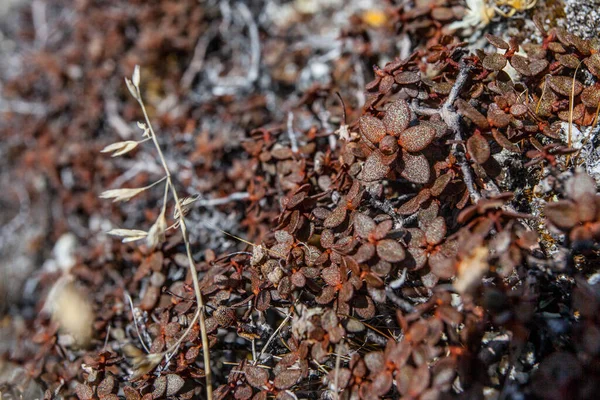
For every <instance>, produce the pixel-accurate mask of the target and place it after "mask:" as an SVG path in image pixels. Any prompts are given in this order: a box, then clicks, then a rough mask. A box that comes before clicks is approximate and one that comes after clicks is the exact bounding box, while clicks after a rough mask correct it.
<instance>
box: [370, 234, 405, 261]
mask: <svg viewBox="0 0 600 400" xmlns="http://www.w3.org/2000/svg"><path fill="white" fill-rule="evenodd" d="M377 255H378V256H379V257H380V258H381V259H383V260H385V261H388V262H391V263H394V262H400V261H402V260H404V257H405V256H406V254H405V253H404V248H403V247H402V245H401V244H400V243H398V242H397V241H395V240H393V239H384V240H380V241H379V242H378V243H377Z"/></svg>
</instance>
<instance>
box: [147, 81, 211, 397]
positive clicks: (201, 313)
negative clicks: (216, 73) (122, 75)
mask: <svg viewBox="0 0 600 400" xmlns="http://www.w3.org/2000/svg"><path fill="white" fill-rule="evenodd" d="M136 91H137V101H138V103H139V105H140V107H141V108H142V113H143V114H144V119H145V120H146V124H147V125H148V129H149V130H150V134H151V137H152V142H153V143H154V147H156V151H157V152H158V157H159V158H160V162H161V164H162V166H163V168H164V170H165V175H166V179H167V185H168V186H169V187H170V189H171V194H172V196H173V199H174V200H175V207H176V208H177V211H178V212H179V218H178V219H179V228H180V229H181V234H182V235H183V243H184V244H185V252H186V255H187V259H188V266H189V269H190V275H191V276H192V282H193V283H194V292H195V294H196V301H197V302H198V310H199V312H198V314H199V316H200V337H201V340H202V354H203V356H204V372H205V374H206V398H207V399H208V400H212V398H213V395H212V373H211V370H210V352H209V348H208V347H209V345H208V335H207V334H206V321H205V315H204V300H203V299H202V293H201V292H200V283H199V281H198V271H196V264H195V263H194V259H193V257H192V250H191V246H190V241H189V238H188V232H187V226H186V224H185V219H184V217H183V216H184V213H183V209H182V207H181V203H180V201H179V196H178V195H177V190H175V186H174V185H173V180H172V177H171V171H170V170H169V167H168V166H167V161H166V160H165V157H164V155H163V152H162V150H161V148H160V145H159V144H158V139H157V137H156V133H154V129H153V128H152V124H151V123H150V118H148V113H147V112H146V106H145V105H144V101H143V100H142V94H141V93H140V88H139V87H136ZM183 337H185V336H183Z"/></svg>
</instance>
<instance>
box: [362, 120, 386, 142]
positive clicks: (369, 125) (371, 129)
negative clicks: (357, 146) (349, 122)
mask: <svg viewBox="0 0 600 400" xmlns="http://www.w3.org/2000/svg"><path fill="white" fill-rule="evenodd" d="M358 126H359V129H360V133H362V134H363V135H364V136H365V137H366V138H367V139H368V140H369V141H371V143H374V144H377V143H379V142H380V141H381V139H383V137H384V136H385V125H384V124H383V122H382V121H381V120H380V119H378V118H375V117H373V116H371V115H363V116H362V117H360V119H359V120H358Z"/></svg>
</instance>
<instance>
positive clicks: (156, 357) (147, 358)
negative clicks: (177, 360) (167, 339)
mask: <svg viewBox="0 0 600 400" xmlns="http://www.w3.org/2000/svg"><path fill="white" fill-rule="evenodd" d="M164 356H165V355H164V353H151V354H143V353H142V354H140V355H138V356H136V357H134V358H133V359H132V364H133V373H132V375H131V376H130V377H129V380H130V381H134V380H136V379H139V378H141V377H142V376H144V375H146V374H149V373H150V372H152V370H153V369H154V368H156V366H157V365H158V364H160V362H161V361H162V359H163V357H164Z"/></svg>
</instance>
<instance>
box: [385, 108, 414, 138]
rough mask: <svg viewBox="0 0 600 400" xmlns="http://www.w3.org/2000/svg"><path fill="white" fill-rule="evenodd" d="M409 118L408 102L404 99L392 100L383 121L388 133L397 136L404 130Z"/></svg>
mask: <svg viewBox="0 0 600 400" xmlns="http://www.w3.org/2000/svg"><path fill="white" fill-rule="evenodd" d="M410 120H411V112H410V108H409V107H408V103H407V102H406V100H404V99H400V100H396V101H395V102H393V103H392V104H391V105H390V106H389V107H388V109H387V110H386V112H385V116H384V117H383V123H384V125H385V128H386V129H387V131H388V133H389V134H390V135H394V136H398V135H399V134H400V133H401V132H402V131H404V130H405V129H406V128H407V127H408V124H409V123H410Z"/></svg>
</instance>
